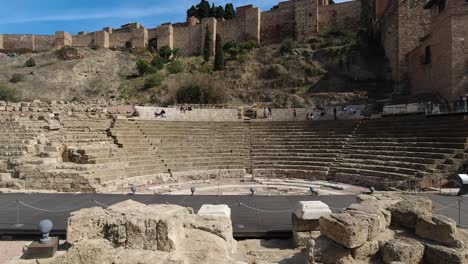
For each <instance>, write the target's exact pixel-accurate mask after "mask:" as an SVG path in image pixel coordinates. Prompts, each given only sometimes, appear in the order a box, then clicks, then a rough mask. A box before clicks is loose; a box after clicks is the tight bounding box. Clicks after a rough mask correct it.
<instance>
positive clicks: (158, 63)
mask: <svg viewBox="0 0 468 264" xmlns="http://www.w3.org/2000/svg"><path fill="white" fill-rule="evenodd" d="M151 65H152V66H153V67H155V68H156V69H157V70H162V69H164V59H163V58H161V57H159V56H154V58H153V59H152V60H151Z"/></svg>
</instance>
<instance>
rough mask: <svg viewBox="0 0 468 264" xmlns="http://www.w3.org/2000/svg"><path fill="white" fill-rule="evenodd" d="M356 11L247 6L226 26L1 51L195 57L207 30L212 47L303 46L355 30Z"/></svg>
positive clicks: (44, 39) (318, 1) (135, 26)
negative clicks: (65, 49)
mask: <svg viewBox="0 0 468 264" xmlns="http://www.w3.org/2000/svg"><path fill="white" fill-rule="evenodd" d="M360 6H361V2H360V1H359V0H355V1H351V2H346V3H341V4H329V3H328V1H325V0H290V1H286V2H281V3H279V5H278V6H277V7H275V8H273V9H272V10H270V11H266V12H261V11H260V9H259V8H257V7H254V6H252V5H247V6H241V7H238V8H237V10H236V11H237V13H236V17H235V18H234V19H231V20H219V21H217V20H216V19H215V18H205V19H203V20H202V21H198V20H197V19H195V18H188V19H187V22H186V23H176V24H171V23H166V24H163V25H161V26H159V27H157V28H150V29H147V28H145V27H143V26H142V25H141V24H139V23H130V24H126V25H123V26H122V27H121V28H119V29H113V28H110V27H106V28H103V30H101V31H97V32H92V33H86V32H80V33H78V35H73V36H72V35H70V34H69V33H67V32H63V31H58V32H56V33H55V35H50V36H38V35H7V34H5V35H1V34H0V49H4V50H12V51H14V50H32V51H46V50H52V49H54V48H55V47H60V46H74V47H88V46H92V45H93V46H99V47H102V48H124V47H126V48H146V47H148V46H150V47H151V48H153V49H158V48H159V47H162V46H165V45H167V46H169V47H171V48H178V49H179V50H180V53H181V55H198V54H201V52H202V49H203V42H204V39H205V38H204V36H205V32H206V27H207V26H208V27H209V28H210V31H211V33H212V35H213V40H212V41H213V47H214V46H215V45H214V41H215V36H216V33H220V34H221V35H222V37H223V39H224V40H225V41H229V40H234V41H249V40H253V41H256V42H258V43H278V42H281V41H282V40H284V39H286V38H293V39H296V40H304V39H307V37H310V36H313V35H315V34H317V33H319V32H320V30H323V29H325V28H332V27H336V28H347V29H357V25H358V22H359V20H360Z"/></svg>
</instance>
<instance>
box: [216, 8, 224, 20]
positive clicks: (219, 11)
mask: <svg viewBox="0 0 468 264" xmlns="http://www.w3.org/2000/svg"><path fill="white" fill-rule="evenodd" d="M216 18H217V19H222V18H224V7H222V6H218V8H216Z"/></svg>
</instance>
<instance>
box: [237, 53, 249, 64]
mask: <svg viewBox="0 0 468 264" xmlns="http://www.w3.org/2000/svg"><path fill="white" fill-rule="evenodd" d="M237 61H239V62H240V63H246V62H248V61H249V54H246V53H244V54H241V55H239V57H238V58H237Z"/></svg>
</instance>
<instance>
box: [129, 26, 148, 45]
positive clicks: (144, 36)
mask: <svg viewBox="0 0 468 264" xmlns="http://www.w3.org/2000/svg"><path fill="white" fill-rule="evenodd" d="M147 45H148V30H147V29H146V28H144V27H141V28H136V29H133V30H132V46H133V47H134V48H137V49H144V48H146V46H147Z"/></svg>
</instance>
